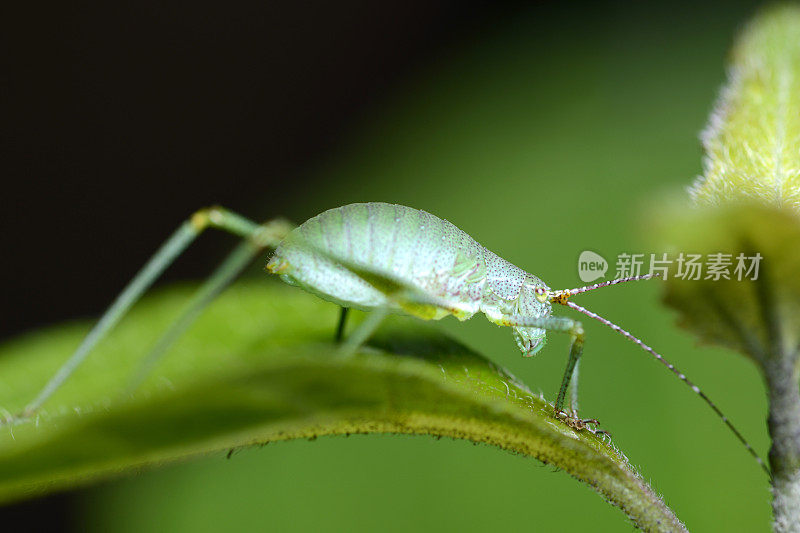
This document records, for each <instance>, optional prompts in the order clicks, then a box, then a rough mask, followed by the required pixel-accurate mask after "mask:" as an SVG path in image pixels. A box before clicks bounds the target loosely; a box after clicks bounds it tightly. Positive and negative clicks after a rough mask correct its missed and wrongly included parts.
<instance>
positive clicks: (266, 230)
mask: <svg viewBox="0 0 800 533" xmlns="http://www.w3.org/2000/svg"><path fill="white" fill-rule="evenodd" d="M291 227H292V226H291V224H290V223H288V222H286V221H275V222H273V223H270V224H265V225H259V224H257V223H255V222H252V221H250V220H248V219H246V218H245V217H242V216H241V215H238V214H236V213H233V212H232V211H228V210H226V209H223V208H221V207H211V208H206V209H201V210H199V211H197V212H195V213H194V214H193V215H192V216H191V217H189V219H188V220H186V221H185V222H184V223H183V224H181V226H180V227H179V228H178V229H177V230H176V231H175V232H174V233H173V234H172V235H171V236H170V237H169V238H168V239H167V240H166V241H165V242H164V244H162V245H161V247H160V248H159V249H158V251H156V253H155V254H154V255H153V256H152V257H151V258H150V260H149V261H148V262H147V263H146V264H145V265H144V266H143V267H142V268H141V270H139V272H138V273H137V274H136V275H135V276H134V278H133V279H132V280H131V281H130V283H128V285H127V286H126V287H125V288H124V289H123V291H122V292H121V293H120V294H119V296H117V298H116V299H115V300H114V302H113V303H112V304H111V305H110V306H109V307H108V309H107V310H106V311H105V313H103V316H102V317H100V320H98V322H97V323H96V324H95V326H94V327H93V328H92V330H91V331H90V332H89V333H88V334H87V335H86V337H84V339H83V341H82V342H81V344H80V345H79V346H78V348H77V349H76V350H75V351H74V352H73V353H72V355H71V356H70V357H69V359H67V360H66V361H65V362H64V364H63V365H62V366H61V367H60V368H59V369H58V370H57V371H56V373H55V374H54V375H53V376H52V377H51V378H50V380H49V381H48V382H47V383H46V384H45V385H44V387H43V388H42V389H41V390H40V391H39V392H38V393H37V395H36V396H35V397H34V399H33V400H31V401H30V402H29V403H28V405H27V406H25V408H24V410H23V411H22V412H21V413H19V414H18V415H16V416H15V417H14V420H13V422H16V421H20V420H25V419H27V418H30V417H32V416H33V415H34V414H36V413H37V412H38V410H39V408H40V407H41V406H42V404H44V403H45V402H46V401H47V400H48V399H49V398H50V397H51V396H52V395H53V394H54V393H55V392H56V391H57V390H58V389H59V388H60V387H61V385H63V384H64V382H65V381H67V379H69V377H70V376H71V375H72V374H73V372H75V370H76V369H77V368H78V367H79V366H80V365H81V363H83V361H84V360H85V359H86V357H88V356H89V354H90V353H91V351H92V349H93V348H94V347H95V346H96V345H97V343H99V342H100V341H101V340H102V339H104V338H105V337H106V335H107V334H108V332H109V331H110V330H111V329H112V328H113V327H114V326H115V325H116V324H117V323H118V322H119V321H120V320H121V319H122V317H123V316H125V314H126V313H127V312H128V310H130V308H131V307H132V306H133V305H134V304H135V303H136V302H137V301H138V300H139V298H141V296H142V295H143V294H144V293H145V292H146V291H147V290H148V289H149V288H150V286H152V284H153V283H154V282H155V280H156V279H158V278H159V277H160V276H161V274H162V273H163V272H164V270H166V269H167V267H169V266H170V265H171V264H172V263H173V262H174V261H175V259H177V258H178V256H180V255H181V253H183V251H184V250H186V248H187V247H188V246H189V245H190V244H191V243H192V242H193V241H194V240H195V239H196V238H197V237H198V236H199V235H200V234H201V233H203V231H205V230H206V229H207V228H216V229H220V230H223V231H226V232H228V233H232V234H234V235H238V236H240V237H243V238H245V239H248V240H249V241H251V242H252V243H253V244H254V245H256V246H272V245H273V244H272V243H275V244H277V242H279V240H280V239H282V238H283V235H285V234H286V233H288V231H289V230H290V229H291ZM0 425H3V423H0Z"/></svg>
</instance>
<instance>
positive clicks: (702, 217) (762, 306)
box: [660, 204, 800, 370]
mask: <svg viewBox="0 0 800 533" xmlns="http://www.w3.org/2000/svg"><path fill="white" fill-rule="evenodd" d="M661 220H662V222H661V224H663V226H662V228H661V230H660V233H661V235H662V240H663V241H664V242H665V243H668V246H669V247H670V248H672V249H673V250H680V251H681V253H684V252H685V253H687V254H688V253H693V254H699V255H701V256H702V257H703V259H704V261H703V263H704V264H705V265H706V266H707V265H708V260H707V258H708V257H709V256H710V255H713V254H718V253H721V254H725V255H726V256H727V258H728V260H729V261H730V263H731V264H730V267H729V268H728V274H727V276H728V278H729V279H724V278H720V279H714V277H711V278H709V279H705V278H706V277H707V276H708V272H707V271H703V272H702V273H701V275H700V277H701V279H698V280H690V279H680V278H677V277H676V274H677V269H676V268H674V269H673V270H672V271H671V272H670V277H669V279H667V281H666V284H665V293H664V299H665V302H666V303H667V304H668V305H670V306H671V307H673V308H675V309H677V310H678V312H679V324H680V325H681V326H683V327H685V328H687V329H689V330H691V331H692V332H694V333H695V334H696V335H697V336H698V337H699V338H700V339H701V340H703V341H704V342H707V343H709V344H717V345H721V346H725V347H727V348H731V349H734V350H737V351H739V352H741V353H743V354H746V355H748V356H749V357H751V358H752V359H753V360H754V361H755V362H756V363H757V364H758V365H759V366H760V367H761V368H762V370H763V369H764V367H765V366H767V365H768V364H770V362H771V361H774V360H775V359H780V358H783V357H791V358H795V359H796V357H797V348H798V345H800V337H799V335H800V277H799V276H798V275H797V273H798V272H800V246H798V243H800V217H798V216H797V215H796V214H795V213H794V212H793V211H791V210H788V209H777V208H774V207H770V206H763V205H747V204H741V205H729V206H722V207H718V208H705V209H702V210H689V211H686V212H682V213H672V214H671V215H669V216H665V217H661ZM665 220H669V224H664V222H663V221H665ZM739 254H743V255H744V258H745V265H746V266H747V267H749V266H750V261H749V260H748V259H747V258H751V257H755V256H756V255H757V254H758V255H760V257H761V259H760V261H758V272H757V277H756V279H751V278H752V277H753V275H754V272H751V273H750V274H747V273H746V272H742V275H741V279H739V277H740V276H739V275H738V274H737V273H736V272H735V268H736V266H737V263H738V261H737V259H736V258H737V256H738V255H739ZM676 265H677V255H673V266H676Z"/></svg>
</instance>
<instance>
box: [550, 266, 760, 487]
mask: <svg viewBox="0 0 800 533" xmlns="http://www.w3.org/2000/svg"><path fill="white" fill-rule="evenodd" d="M651 277H652V276H651V275H647V277H645V276H636V278H637V279H650V278H651ZM623 281H636V279H633V278H622V279H619V280H612V281H607V282H605V283H599V284H598V285H597V286H591V287H584V289H586V290H592V289H594V288H599V287H607V286H608V285H614V284H616V283H621V282H623ZM573 290H578V291H579V292H585V291H584V290H580V289H573ZM563 292H568V291H563ZM559 303H563V304H564V305H566V306H567V307H570V308H572V309H574V310H576V311H578V312H580V313H583V314H584V315H586V316H590V317H592V318H594V319H595V320H597V321H599V322H601V323H603V324H605V325H606V326H608V327H609V328H611V329H613V330H614V331H616V332H617V333H619V334H620V335H622V336H623V337H625V338H626V339H628V340H631V341H633V342H635V343H636V344H638V345H639V347H640V348H641V349H642V350H644V351H646V352H648V353H649V354H650V355H652V356H653V357H655V358H656V359H657V360H658V361H659V362H661V363H662V364H664V366H666V367H667V368H668V369H669V370H670V372H672V373H673V374H675V375H676V376H678V379H680V380H681V381H683V382H684V383H686V385H688V386H689V388H690V389H692V390H693V391H694V392H696V393H697V394H698V395H699V396H700V397H701V398H702V399H703V400H704V401H705V402H706V403H707V404H708V406H709V407H711V409H712V410H713V411H714V412H715V413H717V416H718V417H719V418H720V419H721V420H722V421H723V422H724V423H725V425H726V426H728V429H730V430H731V431H732V432H733V434H734V435H736V438H737V439H739V442H741V443H742V444H743V445H744V447H745V448H747V451H748V452H750V455H752V456H753V458H754V459H755V460H756V461H757V462H758V464H759V465H760V466H761V468H762V469H763V470H764V472H766V473H767V475H768V476H769V478H770V479H772V472H771V471H770V469H769V467H768V466H767V464H766V463H765V462H764V461H763V460H762V459H761V457H759V455H758V454H757V453H756V451H755V450H754V449H753V447H752V446H750V443H749V442H747V441H746V440H745V438H744V437H743V436H742V434H741V433H739V430H738V429H736V427H735V426H734V425H733V424H732V423H731V421H730V420H728V417H727V416H725V415H724V414H723V413H722V411H721V410H720V409H719V407H717V406H716V404H715V403H714V402H712V401H711V399H710V398H709V397H708V396H706V395H705V393H704V392H703V391H701V390H700V388H699V387H698V386H697V385H695V384H694V383H692V382H691V381H690V380H689V378H687V377H686V375H685V374H684V373H683V372H681V371H679V370H678V369H677V368H675V366H674V365H673V364H672V363H670V362H669V361H667V360H666V359H664V358H663V357H662V356H661V354H659V353H658V352H656V351H655V350H653V349H652V348H651V347H650V346H648V345H647V344H645V343H644V342H642V341H641V339H639V338H637V337H634V336H633V335H632V334H631V333H629V332H627V331H625V330H624V329H622V328H621V327H619V326H618V325H616V324H614V323H613V322H611V321H610V320H608V319H605V318H603V317H601V316H600V315H598V314H597V313H593V312H591V311H589V310H588V309H586V308H585V307H581V306H580V305H578V304H576V303H574V302H570V301H568V300H566V299H564V300H563V301H559Z"/></svg>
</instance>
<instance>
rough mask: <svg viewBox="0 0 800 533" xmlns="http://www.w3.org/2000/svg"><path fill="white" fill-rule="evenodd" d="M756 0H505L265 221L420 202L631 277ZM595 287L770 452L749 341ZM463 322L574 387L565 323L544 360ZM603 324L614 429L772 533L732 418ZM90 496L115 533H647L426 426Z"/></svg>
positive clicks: (721, 513)
mask: <svg viewBox="0 0 800 533" xmlns="http://www.w3.org/2000/svg"><path fill="white" fill-rule="evenodd" d="M754 9H755V4H748V3H735V4H722V3H719V4H715V5H710V4H707V5H704V6H694V5H691V6H690V4H686V5H683V4H681V5H679V6H668V5H662V6H659V7H655V8H654V7H652V6H647V7H646V6H638V7H632V6H627V5H623V4H602V5H601V4H598V5H591V6H589V5H583V4H574V5H572V6H561V7H559V8H550V9H545V10H543V9H541V8H538V7H536V6H533V5H531V6H518V5H514V6H513V7H509V8H508V9H507V10H503V11H501V12H499V14H498V13H497V12H495V14H494V15H493V16H492V17H487V18H486V19H485V20H478V21H473V25H474V27H472V28H471V29H470V30H469V31H465V32H464V33H462V34H460V36H459V37H458V38H454V39H450V40H448V41H447V42H445V43H444V44H442V45H441V46H438V47H436V48H435V49H434V50H433V51H432V52H431V53H429V54H427V55H425V56H424V57H422V58H420V59H419V60H418V61H416V62H415V63H414V64H413V65H411V66H410V67H409V68H407V69H406V71H405V73H404V74H403V76H401V77H400V79H399V80H397V81H396V82H394V83H393V84H392V85H391V88H390V90H387V91H385V92H384V93H382V94H381V96H380V97H379V98H376V99H374V101H372V102H371V103H370V104H369V105H368V106H366V107H365V108H362V109H361V110H360V111H359V112H358V114H357V115H355V116H352V117H351V118H350V123H349V126H348V127H347V128H346V130H345V131H344V132H343V133H342V134H341V135H340V136H339V138H338V140H337V143H336V145H335V149H331V150H328V151H326V152H325V153H324V154H323V155H321V156H319V157H317V158H315V159H314V160H313V164H311V165H308V166H307V168H306V169H305V170H304V175H303V176H302V178H303V179H302V180H300V181H298V182H297V186H296V187H292V185H291V183H290V184H288V185H286V184H284V185H285V186H284V187H283V189H282V192H281V200H280V202H279V203H278V202H275V200H274V197H273V196H271V191H270V190H268V189H269V187H268V186H266V184H265V187H264V189H263V190H262V191H261V192H260V194H261V196H260V198H259V202H260V203H261V204H262V205H263V206H264V208H263V209H262V210H261V211H259V212H249V213H247V214H250V215H253V216H257V217H259V218H265V219H266V218H270V217H272V216H275V215H285V216H288V217H290V218H292V219H294V220H296V221H302V220H305V219H306V218H309V217H311V216H313V215H315V214H317V213H318V212H320V211H322V210H324V209H327V208H330V207H334V206H338V205H342V204H346V203H351V202H360V201H386V202H393V203H400V204H405V205H409V206H413V207H416V208H420V209H425V210H427V211H429V212H431V213H434V214H436V215H437V216H439V217H442V218H447V219H448V220H450V221H452V222H453V223H454V224H456V225H457V226H459V227H460V228H462V229H463V230H465V231H466V232H468V233H469V234H471V235H472V236H473V237H474V238H475V239H476V240H478V242H480V243H482V244H483V245H484V246H486V247H487V248H489V249H490V250H492V251H494V252H495V253H497V254H499V255H501V256H502V257H504V258H506V259H508V260H510V261H511V262H513V263H515V264H517V265H519V266H521V267H523V268H525V269H527V270H529V271H530V272H532V273H534V274H536V275H537V276H539V277H541V278H542V279H544V280H545V281H546V282H547V283H548V284H549V285H551V286H552V287H557V288H566V287H573V286H578V285H581V284H582V283H581V282H580V280H579V279H578V276H577V268H576V266H577V257H578V255H579V254H580V252H581V251H583V250H593V251H595V252H598V253H600V254H601V255H603V256H604V257H606V259H608V260H609V262H610V263H612V265H611V267H610V272H609V274H613V270H614V266H613V262H614V260H615V257H616V255H617V254H619V253H622V252H628V253H632V252H642V253H650V252H659V251H660V250H655V249H652V246H651V244H650V243H649V242H648V239H647V235H642V234H641V232H640V231H639V227H640V226H641V221H642V219H643V217H647V216H653V215H652V214H651V213H652V211H651V210H650V207H652V206H653V205H658V204H659V203H660V202H661V201H666V199H667V198H672V197H674V196H680V195H682V194H684V193H683V190H682V189H683V188H684V187H685V186H687V185H688V184H689V183H690V182H691V180H692V179H694V177H695V176H696V175H697V174H698V173H699V172H700V171H701V156H702V152H701V150H700V148H699V143H698V140H697V135H698V132H699V131H700V130H701V129H702V128H703V127H704V125H705V123H706V120H707V118H708V114H709V111H710V109H711V106H712V103H713V101H714V99H715V98H716V95H717V91H718V89H719V86H720V84H721V83H722V81H723V80H724V59H725V57H726V54H727V50H728V48H729V46H730V44H731V42H732V39H733V36H734V34H735V32H736V30H737V28H738V27H739V26H740V25H741V24H742V23H743V22H744V21H745V20H746V19H747V18H748V17H749V16H750V15H751V14H752V13H753V11H754ZM366 45H368V43H366ZM280 82H281V80H276V83H280ZM187 179H188V177H187ZM219 187H220V188H224V187H226V185H225V182H224V181H221V182H220V185H219ZM251 200H252V201H251V202H250V204H252V203H254V202H255V200H253V199H252V198H251ZM229 207H231V208H234V209H236V208H238V207H239V206H237V205H229ZM179 214H180V213H178V215H179ZM169 229H170V228H168V227H165V228H164V231H165V232H166V231H168V230H169ZM155 245H156V242H154V243H153V244H152V248H154V247H155ZM216 257H219V255H217V256H216ZM213 259H214V257H206V258H204V260H205V261H206V262H207V263H206V264H210V263H211V262H213ZM253 275H263V274H260V273H259V272H258V271H257V269H256V271H255V272H254V273H253ZM576 301H577V302H578V303H580V304H581V305H585V306H586V307H589V308H590V309H592V310H593V311H595V312H598V313H600V314H602V315H604V316H606V317H607V318H609V319H611V320H613V321H615V322H617V323H618V324H620V325H622V326H623V327H625V328H626V329H628V330H629V331H631V332H633V333H634V334H636V335H638V336H640V337H641V338H642V339H644V340H645V341H646V342H647V343H649V344H650V345H652V346H653V347H654V348H655V349H657V350H659V351H660V352H661V353H663V354H664V355H665V356H666V357H667V358H668V359H670V360H671V361H672V362H673V363H674V364H675V365H676V366H677V367H678V368H680V369H681V370H682V371H683V372H685V373H686V374H687V375H688V376H690V377H691V378H692V379H693V380H694V381H695V382H696V383H698V384H699V385H700V386H701V388H702V389H703V390H704V391H705V392H706V393H707V394H708V395H709V396H710V397H711V398H712V399H713V400H714V401H715V402H717V404H718V405H720V406H721V408H722V409H723V411H724V412H725V413H726V414H727V415H728V416H729V417H730V418H731V419H732V420H733V421H734V423H735V424H737V425H738V427H739V428H740V429H741V430H742V432H743V434H744V435H745V436H746V437H747V438H748V439H749V440H750V441H751V443H752V444H753V445H754V447H755V448H756V449H757V450H758V451H759V452H760V453H761V454H763V455H765V454H766V451H767V448H768V439H767V435H766V429H765V413H766V409H765V406H766V402H765V398H764V392H763V387H762V385H761V383H760V380H759V374H758V373H757V371H756V369H755V368H754V367H753V365H751V364H750V363H749V362H748V361H746V360H745V359H744V358H743V357H741V356H739V355H737V354H733V353H729V352H725V351H722V350H719V349H711V348H700V347H697V346H696V345H695V342H694V340H693V339H692V338H691V337H690V336H689V335H688V334H687V333H685V332H683V331H681V330H679V329H677V328H676V327H675V326H674V324H673V322H674V315H673V314H672V313H671V312H670V311H669V310H667V309H665V308H664V307H663V306H662V305H661V304H660V302H659V287H658V283H642V284H631V285H629V286H623V287H617V288H616V289H608V290H605V291H598V292H596V293H591V294H586V295H583V296H582V297H581V298H580V299H579V300H576ZM565 314H567V315H570V316H572V315H571V312H565ZM440 326H441V328H442V329H444V330H446V331H448V332H449V333H450V334H451V335H453V336H454V337H456V338H457V339H459V340H461V341H463V342H465V343H466V344H468V345H469V346H471V347H474V348H476V349H477V350H478V351H480V352H482V353H486V354H491V355H492V356H493V357H494V358H495V359H496V362H497V363H498V364H500V365H503V366H505V367H507V368H509V369H510V370H511V372H512V373H514V374H515V375H516V376H518V377H519V378H520V379H521V380H522V381H524V382H525V383H527V384H528V385H529V386H530V387H531V388H532V389H533V390H534V391H535V390H537V389H540V390H541V391H543V393H544V395H545V397H546V398H548V399H551V400H552V399H553V398H554V397H555V393H556V391H557V386H558V384H559V380H560V377H561V372H562V370H563V365H564V363H565V360H566V354H567V339H566V338H563V337H561V336H558V335H551V337H550V342H549V343H548V346H547V347H546V348H545V349H544V350H543V351H542V352H540V354H539V355H538V356H537V357H536V358H535V359H533V360H531V359H523V358H521V357H520V355H519V352H518V351H517V349H516V346H515V344H514V342H513V340H512V338H511V335H510V334H509V333H508V332H507V331H503V330H501V329H498V328H496V327H494V326H492V325H490V324H489V323H488V322H486V321H485V320H482V319H481V318H478V317H476V319H473V320H471V321H469V322H467V323H458V322H457V321H455V320H451V319H446V320H444V321H442V323H441V325H440ZM586 330H587V343H586V348H585V350H586V351H585V357H584V359H583V366H582V374H581V407H582V414H583V415H584V416H591V417H597V418H599V419H600V420H601V421H602V425H603V428H605V429H607V430H608V431H610V432H611V433H612V435H613V438H614V442H615V443H616V445H617V446H619V447H620V448H621V449H622V450H623V451H624V452H625V453H627V454H628V456H629V458H630V459H631V461H632V463H633V464H635V465H637V466H639V467H640V470H641V472H642V474H643V476H644V477H645V478H646V479H648V480H649V481H650V482H651V483H652V485H653V486H654V488H655V489H656V490H657V491H659V492H660V493H661V494H663V496H664V498H665V500H666V502H667V504H668V505H670V506H671V507H672V508H673V509H674V510H675V511H676V513H677V515H678V516H679V517H680V518H681V519H682V520H684V521H685V523H686V524H687V526H688V527H689V529H690V530H692V531H767V530H768V528H769V520H770V508H769V490H768V482H767V480H766V479H765V477H764V475H763V473H762V472H761V471H760V470H759V468H758V467H757V465H756V464H755V463H754V462H753V461H752V460H751V459H750V458H749V456H748V455H747V453H746V452H745V451H744V449H743V448H742V447H741V446H740V445H739V444H738V442H737V441H736V440H735V438H734V437H733V435H731V434H730V433H729V432H728V430H727V429H726V428H725V427H724V425H723V424H722V423H721V422H720V421H719V420H718V419H717V418H716V417H715V416H714V414H713V413H712V412H711V410H710V409H708V408H707V407H706V406H705V405H703V403H702V402H701V401H700V399H699V398H697V397H696V396H695V395H694V394H692V392H691V391H690V390H688V389H687V387H685V386H684V385H683V384H681V383H680V382H679V381H678V380H677V379H675V378H674V376H672V375H671V374H670V373H669V372H667V371H666V370H665V369H664V368H663V367H662V366H661V365H659V364H657V363H656V362H655V361H653V360H652V359H651V358H650V357H649V356H648V355H647V354H646V353H645V352H643V351H641V350H638V349H637V348H636V347H635V346H633V345H632V344H631V343H629V342H628V341H626V340H624V339H623V338H621V337H620V336H618V335H616V334H614V333H613V332H611V331H610V330H607V329H605V328H603V327H602V326H600V325H599V324H592V323H589V324H586ZM76 494H77V497H76V498H74V499H72V500H71V505H72V506H73V511H72V513H73V516H74V519H75V523H76V524H79V527H78V528H79V529H84V528H85V529H86V530H92V531H108V530H115V531H137V532H138V531H194V532H199V531H222V530H225V531H250V530H277V531H281V530H291V531H308V530H330V531H372V530H378V529H379V530H384V531H406V530H409V529H415V530H417V529H419V530H424V531H434V530H445V531H449V530H467V531H477V530H500V529H504V530H523V529H525V530H534V531H573V530H574V531H578V530H590V531H616V530H629V529H630V525H629V524H628V523H627V522H626V519H625V517H624V516H623V515H622V513H621V512H620V511H619V510H617V509H616V508H613V507H611V506H610V505H608V504H606V503H605V502H604V501H603V500H602V498H601V497H600V496H598V495H597V494H595V493H594V492H593V491H592V490H590V489H589V488H588V487H587V486H585V485H582V484H580V483H578V482H576V481H575V480H573V479H571V478H570V477H569V476H567V475H565V474H563V473H557V472H554V471H553V469H552V468H550V467H546V466H542V465H541V464H538V463H536V462H535V461H532V460H529V459H525V458H521V457H518V456H514V455H511V454H508V453H505V452H501V451H498V450H495V449H492V448H490V447H487V446H473V445H472V444H471V443H467V442H460V441H447V440H441V441H437V440H434V439H430V438H412V437H405V436H400V437H396V436H351V437H349V438H322V439H319V440H316V441H315V442H305V441H302V442H287V443H277V444H270V445H269V446H267V447H265V448H255V449H249V450H245V451H242V452H240V453H236V454H235V455H233V456H232V457H231V458H230V459H226V458H225V457H224V456H222V455H220V456H212V457H208V458H205V459H202V460H198V461H192V462H190V463H187V464H181V465H170V466H167V467H164V468H162V469H160V470H155V471H148V472H142V473H140V474H137V475H134V476H130V477H126V478H123V479H119V480H116V481H112V482H106V483H103V484H101V485H99V486H95V487H93V488H89V489H84V490H81V491H78V492H77V493H76Z"/></svg>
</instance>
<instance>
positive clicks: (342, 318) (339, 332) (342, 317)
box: [336, 307, 350, 343]
mask: <svg viewBox="0 0 800 533" xmlns="http://www.w3.org/2000/svg"><path fill="white" fill-rule="evenodd" d="M348 311H350V309H349V308H348V307H342V312H341V313H340V314H339V324H338V325H337V326H336V342H337V343H339V342H342V337H344V326H345V323H346V322H347V313H348Z"/></svg>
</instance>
